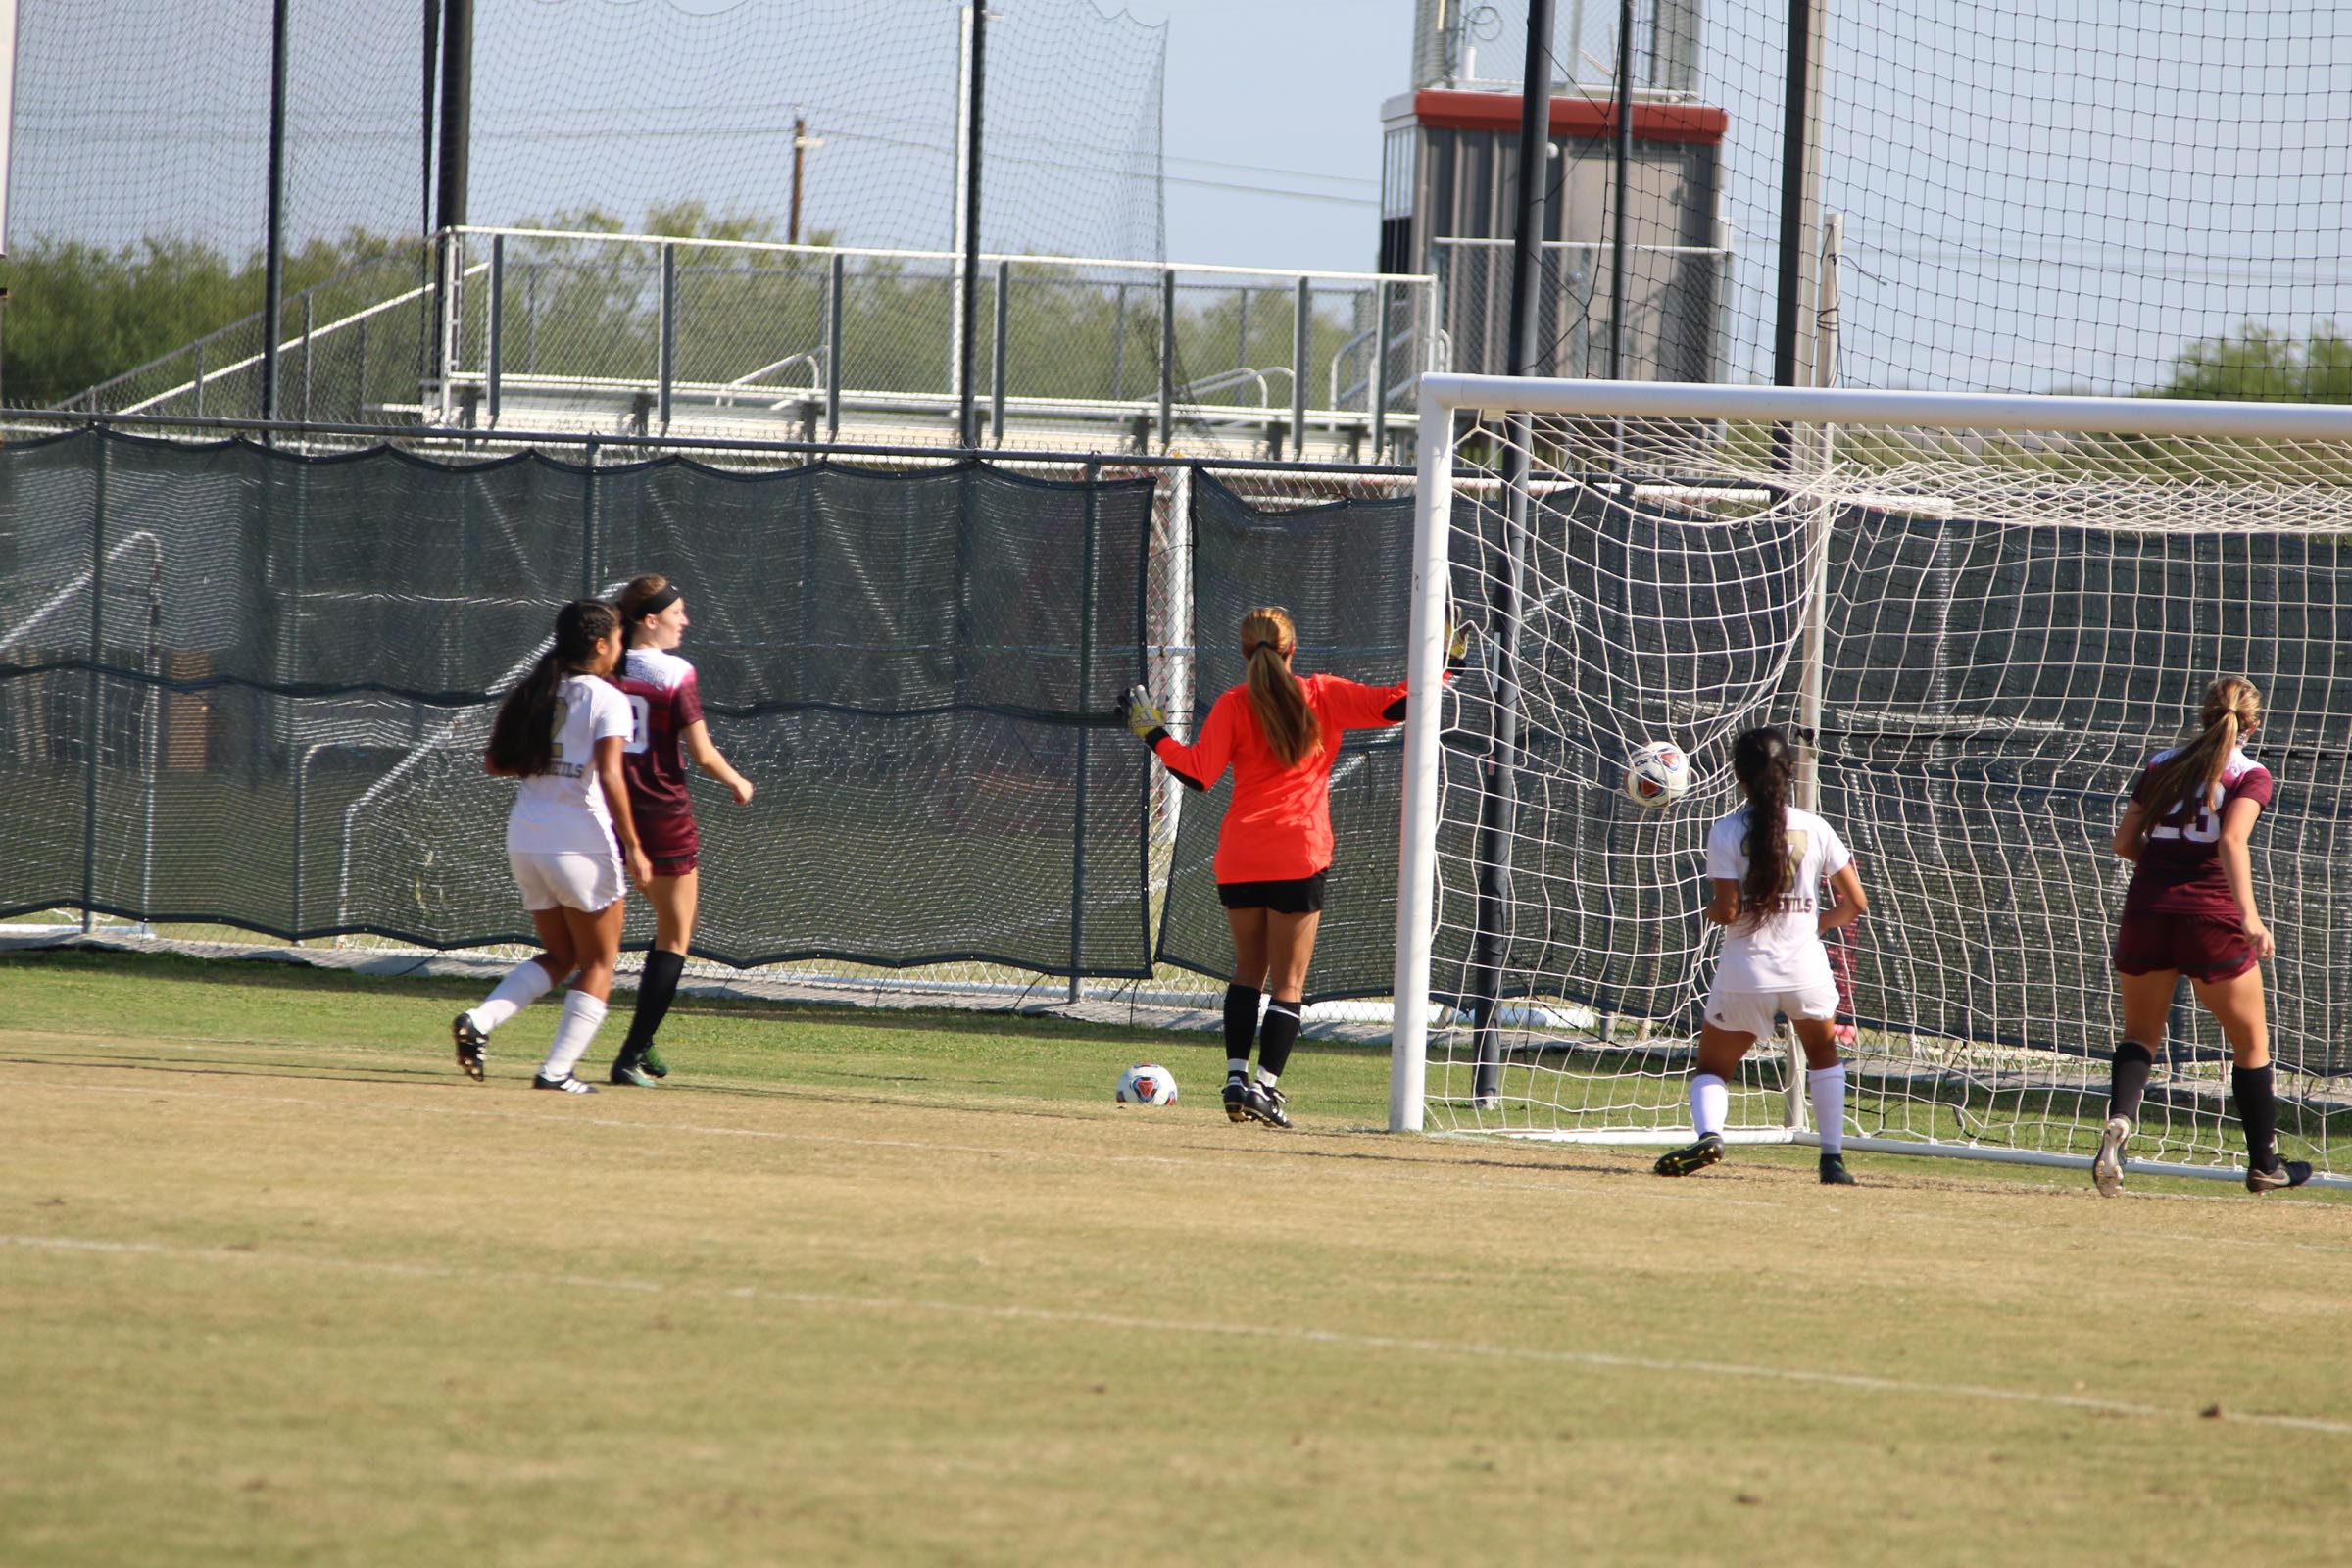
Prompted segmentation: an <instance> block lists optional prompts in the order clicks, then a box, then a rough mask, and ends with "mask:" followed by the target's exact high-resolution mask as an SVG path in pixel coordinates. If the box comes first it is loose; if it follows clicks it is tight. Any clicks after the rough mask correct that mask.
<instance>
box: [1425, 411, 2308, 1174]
mask: <svg viewBox="0 0 2352 1568" xmlns="http://www.w3.org/2000/svg"><path fill="white" fill-rule="evenodd" d="M1419 434H1420V442H1421V447H1420V455H1419V456H1420V482H1419V495H1418V502H1417V510H1418V518H1417V525H1416V531H1415V539H1414V546H1413V549H1414V561H1413V590H1412V592H1413V600H1412V607H1411V631H1410V636H1411V648H1410V654H1409V661H1408V677H1409V679H1410V681H1411V685H1412V689H1413V690H1414V691H1415V692H1416V693H1421V692H1434V691H1437V690H1438V689H1439V688H1440V681H1441V678H1442V674H1443V671H1444V668H1445V661H1446V652H1445V646H1444V645H1445V641H1446V626H1447V624H1448V622H1449V621H1451V620H1457V619H1467V620H1469V621H1471V622H1472V623H1473V624H1475V625H1477V626H1479V627H1480V629H1481V630H1482V631H1483V632H1484V633H1486V635H1485V636H1484V637H1483V638H1482V639H1481V642H1480V646H1479V652H1478V654H1477V655H1476V656H1475V657H1474V659H1473V661H1472V663H1471V666H1470V667H1469V668H1468V669H1466V670H1465V671H1463V672H1462V673H1461V675H1460V676H1459V677H1458V678H1457V680H1456V681H1455V683H1454V685H1453V687H1452V688H1451V690H1450V691H1449V692H1448V694H1447V696H1446V699H1445V700H1444V701H1443V702H1431V703H1422V702H1418V701H1416V702H1415V703H1413V704H1412V705H1411V706H1410V707H1409V709H1408V711H1407V714H1406V720H1405V736H1404V749H1403V763H1402V765H1403V784H1402V797H1403V807H1402V809H1403V820H1402V828H1401V835H1402V841H1401V845H1400V854H1399V868H1398V878H1397V949H1396V963H1397V973H1396V993H1395V996H1396V1017H1395V1034H1394V1047H1393V1050H1394V1060H1393V1071H1392V1075H1391V1086H1390V1106H1389V1125H1390V1127H1391V1129H1392V1130H1394V1131H1422V1130H1425V1129H1434V1130H1445V1131H1453V1132H1484V1133H1500V1134H1506V1135H1513V1136H1520V1137H1535V1138H1548V1139H1558V1140H1574V1141H1594V1142H1615V1143H1631V1144H1642V1143H1652V1144H1655V1143H1667V1142H1682V1141H1685V1140H1687V1139H1688V1138H1689V1137H1690V1136H1691V1132H1690V1125H1689V1113H1688V1111H1687V1109H1686V1108H1685V1103H1684V1099H1683V1083H1684V1075H1685V1074H1686V1072H1687V1071H1688V1067H1689V1062H1690V1054H1691V1031H1692V1030H1693V1029H1694V1027H1695V1021H1696V1006H1697V1004H1698V1002H1699V1001H1700V999H1701V998H1702V997H1703V995H1704V989H1705V982H1706V979H1707V977H1708V975H1709V974H1710V972H1711V969H1712V962H1713V953H1714V949H1715V942H1716V938H1715V934H1714V933H1713V932H1712V930H1711V929H1710V928H1708V927H1706V926H1705V925H1704V924H1703V922H1702V921H1701V920H1700V919H1699V917H1698V910H1699V908H1700V907H1702V906H1703V904H1704V903H1705V895H1704V891H1703V877H1702V875H1701V872H1702V853H1701V852H1702V847H1703V843H1704V837H1705V832H1706V829H1707V827H1708V825H1709V824H1710V823H1711V822H1712V821H1713V820H1714V819H1715V818H1716V817H1718V816H1720V815H1721V814H1723V813H1724V812H1725V811H1727V810H1730V809H1733V808H1734V807H1735V806H1736V805H1737V804H1738V801H1737V785H1736V783H1735V782H1734V781H1733V779H1732V776H1731V770H1730V765H1729V755H1730V743H1731V740H1732V738H1733V737H1734V736H1735V735H1736V734H1737V733H1738V732H1739V731H1740V730H1742V729H1745V728H1748V727H1751V726H1753V725H1756V724H1762V723H1773V724H1778V725H1781V726H1782V727H1783V728H1784V729H1787V730H1789V731H1792V732H1794V733H1795V735H1796V736H1797V738H1798V740H1799V750H1800V755H1801V756H1802V757H1803V758H1804V759H1805V764H1806V765H1805V768H1804V771H1803V774H1802V776H1801V778H1800V784H1799V789H1800V799H1801V802H1802V804H1806V805H1808V806H1812V807H1813V808H1814V809H1818V810H1820V811H1821V812H1822V814H1823V815H1825V816H1826V817H1828V818H1829V820H1830V821H1831V822H1832V823H1833V824H1834V825H1835V826H1837V827H1838V830H1839V831H1840V832H1841V833H1842V834H1843V835H1844V836H1845V838H1846V839H1847V841H1848V842H1849V843H1850V844H1851V845H1852V846H1853V848H1854V850H1855V854H1856V857H1857V862H1858V864H1859V865H1860V866H1861V868H1862V871H1863V875H1864V878H1865V881H1866V884H1867V885H1868V887H1869V890H1870V893H1871V897H1872V901H1873V902H1872V908H1871V911H1870V913H1869V914H1868V915H1867V916H1866V917H1865V919H1864V921H1863V922H1862V923H1861V925H1860V926H1859V927H1857V928H1856V930H1855V932H1854V933H1853V934H1852V936H1851V938H1850V940H1848V941H1846V942H1843V943H1840V944H1838V945H1837V946H1836V947H1834V950H1833V958H1834V960H1835V961H1836V963H1837V967H1838V973H1839V980H1840V991H1841V996H1842V1002H1843V1005H1842V1006H1841V1010H1840V1025H1841V1030H1840V1036H1841V1040H1842V1041H1845V1042H1847V1043H1846V1044H1845V1045H1844V1046H1843V1051H1844V1054H1845V1055H1846V1057H1847V1060H1848V1064H1849V1072H1851V1073H1852V1075H1853V1079H1854V1087H1853V1091H1852V1093H1851V1095H1850V1096H1849V1102H1848V1112H1847V1118H1848V1125H1847V1128H1846V1136H1845V1143H1846V1147H1847V1148H1849V1149H1862V1150H1871V1149H1884V1150H1889V1151H1899V1152H1920V1153H1929V1152H1935V1153H1951V1154H1959V1155H1962V1156H1967V1157H1980V1158H1998V1159H2007V1160H2014V1161H2022V1162H2031V1163H2046V1164H2079V1163H2082V1162H2084V1161H2086V1159H2087V1156H2088V1154H2089V1153H2090V1152H2091V1150H2092V1149H2093V1148H2094V1147H2095V1144H2096V1140H2097V1129H2098V1124H2099V1120H2100V1118H2101V1117H2103V1115H2104V1106H2105V1099H2106V1088H2107V1084H2106V1071H2107V1066H2106V1064H2107V1060H2108V1056H2109V1054H2110V1053H2111V1052H2112V1050H2113V1047H2114V1044H2115V1041H2116V1038H2117V1035H2116V1017H2115V1012H2114V1001H2113V995H2114V977H2113V974H2112V972H2111V968H2110V965H2109V961H2108V956H2107V955H2108V949H2109V944H2110V943H2111V942H2112V940H2113V934H2114V920H2115V915H2116V912H2117V909H2118V908H2119V907H2120V903H2121V897H2122V891H2123V887H2124V884H2125V881H2126V880H2127V879H2128V872H2129V869H2130V867H2129V866H2128V865H2127V864H2125V863H2124V862H2122V861H2120V860H2119V859H2117V858H2115V857H2114V856H2113V854H2112V853H2111V851H2110V850H2109V847H2108V843H2107V840H2108V837H2109V835H2110V833H2111V832H2112V829H2113V826H2114V822H2115V819H2116V815H2117V813H2118V811H2119V810H2120V809H2121V806H2122V802H2123V799H2124V797H2125V796H2126V795H2127V794H2128V793H2129V790H2130V788H2131V783H2132V780H2133V778H2134V776H2135V770H2136V767H2137V765H2138V764H2139V762H2140V761H2141V760H2144V759H2145V758H2146V757H2147V756H2148V755H2149V753H2150V752H2152V751H2154V750H2155V749H2157V748H2159V747H2161V746H2163V745H2165V744H2168V743H2169V742H2170V740H2171V739H2172V738H2174V737H2175V736H2176V735H2177V734H2178V733H2179V732H2180V728H2181V726H2182V724H2183V723H2184V722H2186V721H2187V720H2189V719H2190V718H2191V717H2192V716H2193V710H2194V706H2195V703H2196V700H2197V697H2198V695H2199V694H2200V692H2201V691H2202V689H2203V687H2204V685H2205V683H2206V682H2207V681H2208V680H2210V679H2211V678H2213V677H2214V676H2216V675H2220V674H2245V675H2248V676H2250V677H2252V678H2253V680H2254V681H2255V682H2256V684H2257V685H2258V686H2260V687H2261V688H2262V689H2263V692H2264V697H2265V708H2266V718H2265V723H2264V726H2263V729H2262V731H2261V732H2260V733H2259V734H2258V735H2257V736H2256V737H2255V739H2254V741H2253V742H2252V743H2250V749H2251V750H2253V751H2254V753H2255V755H2256V756H2257V758H2258V759H2259V760H2263V761H2265V762H2266V763H2267V764H2268V765H2269V766H2270V767H2271V769H2272V771H2273V772H2274V774H2276V775H2277V776H2278V799H2277V801H2276V802H2274V805H2273V807H2272V809H2270V810H2269V811H2267V812H2266V813H2265V818H2264V820H2263V822H2262V824H2261V827H2260V828H2259V829H2258V831H2257V834H2256V843H2255V846H2254V849H2255V866H2254V869H2255V880H2256V885H2257V896H2258V898H2259V899H2260V901H2261V902H2262V905H2263V907H2264V909H2265V912H2266V914H2267V915H2268V917H2269V920H2270V923H2271V925H2272V928H2273V930H2274V931H2275V932H2276V934H2277V936H2278V957H2277V959H2276V961H2275V962H2274V963H2272V964H2270V965H2268V966H2266V984H2267V988H2268V1001H2269V1017H2270V1028H2271V1039H2272V1048H2273V1052H2274V1056H2275V1059H2276V1060H2277V1061H2278V1063H2279V1068H2280V1072H2279V1091H2280V1100H2281V1113H2280V1131H2281V1138H2282V1142H2283V1143H2284V1145H2285V1147H2286V1148H2287V1150H2288V1152H2290V1153H2292V1154H2294V1155H2296V1156H2297V1157H2310V1158H2312V1159H2313V1160H2314V1161H2315V1162H2317V1163H2318V1165H2319V1167H2320V1168H2321V1169H2322V1170H2323V1171H2327V1170H2328V1169H2329V1154H2330V1152H2331V1147H2332V1145H2333V1143H2334V1142H2335V1140H2336V1139H2338V1138H2342V1137H2347V1136H2352V875H2347V872H2348V871H2352V785H2348V784H2347V780H2346V777H2345V774H2346V768H2345V766H2344V761H2343V759H2344V756H2345V754H2346V751H2347V750H2348V749H2352V407H2322V406H2311V405H2280V404H2246V403H2219V402H2187V401H2174V400H2159V399H2129V398H2077V397H2042V396H1994V395H1981V394H1980V395H1972V394H1946V393H1913V392H1872V391H1863V390H1848V389H1814V388H1805V389H1796V388H1780V387H1751V386H1716V385H1682V384H1672V383H1647V382H1612V381H1549V380H1532V379H1516V378H1506V377H1499V376H1465V375H1430V376H1426V377H1424V378H1423V380H1422V383H1421V406H1420V423H1419ZM1647 740H1671V741H1674V742H1676V743H1677V744H1679V745H1680V746H1681V747H1682V748H1683V749H1684V750H1685V751H1687V752H1689V753H1690V754H1691V757H1692V759H1693V764H1694V766H1693V782H1692V786H1691V791H1690V793H1689V795H1687V796H1686V797H1685V798H1683V799H1682V800H1681V801H1679V802H1677V803H1675V804H1674V805H1673V806H1671V807H1669V808H1668V809H1663V810H1652V809H1642V808H1641V807H1639V806H1637V805H1635V804H1634V803H1633V802H1631V801H1630V800H1628V799H1626V798H1625V797H1624V795H1623V793H1622V791H1621V789H1620V788H1619V784H1620V777H1621V772H1622V768H1623V766H1624V760H1625V757H1626V755H1627V754H1628V753H1629V752H1630V751H1631V750H1632V749H1633V748H1634V747H1636V746H1639V745H1640V744H1642V742H1644V741H1647ZM2171 1036H2172V1038H2171V1039H2170V1040H2169V1041H2168V1044H2167V1047H2166V1049H2165V1051H2164V1052H2163V1053H2162V1054H2161V1055H2160V1058H2159V1065H2158V1071H2157V1074H2156V1078H2155V1081H2154V1083H2153V1084H2152V1085H2151V1088H2150V1090H2149V1094H2148V1099H2147V1103H2146V1108H2145V1110H2144V1113H2143V1117H2142V1128H2141V1131H2142V1136H2141V1138H2140V1140H2139V1141H2138V1143H2137V1144H2135V1147H2134V1152H2135V1156H2136V1157H2135V1159H2134V1168H2135V1169H2141V1170H2169V1171H2179V1172H2180V1173H2184V1174H2203V1175H2229V1174H2231V1173H2233V1171H2234V1170H2237V1169H2240V1168H2242V1162H2243V1149H2242V1145H2241V1144H2240V1142H2239V1138H2238V1132H2237V1126H2236V1122H2235V1120H2234V1117H2233V1116H2232V1115H2231V1113H2230V1107H2229V1103H2228V1099H2227V1093H2228V1084H2229V1073H2228V1053H2227V1049H2226V1047H2225V1046H2224V1045H2223V1043H2222V1042H2221V1040H2220V1038H2219V1036H2218V1034H2217V1032H2216V1031H2215V1029H2214V1027H2213V1025H2212V1022H2211V1020H2210V1019H2208V1018H2206V1017H2205V1016H2203V1015H2202V1014H2201V1012H2199V1011H2198V1010H2197V1009H2196V1008H2195V1007H2194V1006H2193V1005H2189V1004H2188V1003H2187V1002H2186V998H2185V993H2184V995H2183V998H2182V999H2181V1001H2180V1002H2179V1003H2177V1004H2176V1005H2175V1007H2174V1010H2173V1015H2172V1029H2171ZM1808 1114H1809V1112H1808V1109H1807V1106H1806V1103H1805V1096H1804V1093H1803V1075H1802V1072H1801V1058H1799V1057H1796V1056H1795V1055H1794V1054H1793V1046H1792V1044H1776V1043H1775V1042H1770V1041H1767V1042H1760V1043H1759V1047H1758V1049H1757V1050H1756V1051H1755V1052H1754V1053H1751V1054H1750V1057H1749V1060H1748V1061H1747V1063H1745V1064H1744V1066H1743V1068H1742V1072H1741V1075H1740V1082H1738V1083H1735V1084H1734V1085H1733V1086H1732V1123H1731V1137H1732V1138H1733V1139H1734V1140H1735V1141H1747V1142H1784V1143H1787V1142H1799V1143H1801V1142H1808V1141H1811V1140H1812V1139H1813V1137H1814V1134H1813V1132H1812V1130H1811V1129H1810V1128H1809V1127H1808V1125H1807V1116H1808ZM2323 1179H2325V1178H2323ZM2344 1179H2345V1180H2346V1181H2347V1182H2348V1183H2352V1178H2344Z"/></svg>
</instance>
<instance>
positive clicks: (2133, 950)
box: [2115, 910, 2256, 985]
mask: <svg viewBox="0 0 2352 1568" xmlns="http://www.w3.org/2000/svg"><path fill="white" fill-rule="evenodd" d="M2255 961H2256V959H2255V954H2254V944H2253V942H2252V940H2251V939H2249V938H2248V937H2247V935H2246V933H2245V930H2244V929H2243V928H2242V927H2241V926H2240V925H2239V924H2238V922H2237V920H2236V918H2235V917H2234V916H2232V917H2231V918H2229V919H2223V918H2221V917H2220V916H2218V915H2211V914H2155V913H2149V912H2146V911H2144V910H2143V911H2139V912H2136V913H2135V912H2133V911H2131V910H2126V911H2125V913H2124V921H2123V924H2122V926H2121V927H2119V928H2118V929H2117V931H2116V933H2115V967H2116V970H2117V972H2118V973H2121V974H2156V973H2159V972H2161V971H2163V970H2166V969H2178V970H2180V972H2181V973H2182V974H2184V975H2186V976H2188V977H2189V978H2190V979H2191V980H2196V981H2200V982H2202V983H2204V984H2206V985H2214V984H2217V983H2218V982H2220V981H2223V980H2234V979H2236V978H2237V977H2238V976H2239V975H2241V974H2244V973H2245V972H2246V971H2247V970H2248V969H2251V968H2253V967H2254V964H2255Z"/></svg>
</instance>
